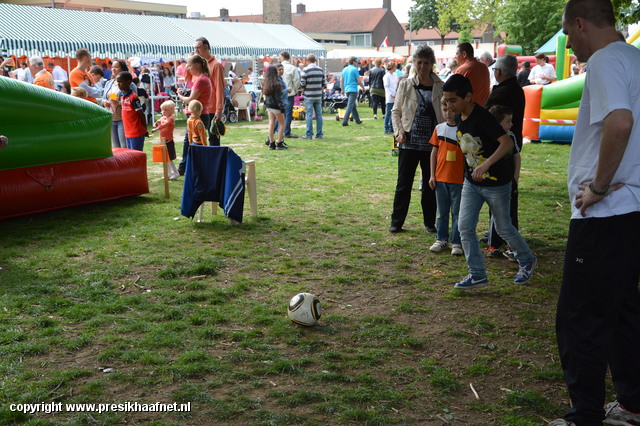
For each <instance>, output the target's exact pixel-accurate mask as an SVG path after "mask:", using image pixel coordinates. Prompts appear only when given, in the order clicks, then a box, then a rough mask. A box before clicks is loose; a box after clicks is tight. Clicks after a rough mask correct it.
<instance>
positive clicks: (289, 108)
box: [283, 96, 295, 136]
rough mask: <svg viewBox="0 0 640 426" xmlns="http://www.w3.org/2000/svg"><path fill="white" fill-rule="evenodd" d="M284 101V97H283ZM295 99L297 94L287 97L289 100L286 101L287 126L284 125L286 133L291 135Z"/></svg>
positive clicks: (285, 116)
mask: <svg viewBox="0 0 640 426" xmlns="http://www.w3.org/2000/svg"><path fill="white" fill-rule="evenodd" d="M283 101H284V99H283ZM294 101H295V96H289V97H288V98H287V102H286V103H285V108H286V111H285V114H284V118H285V126H284V135H285V136H289V135H290V134H291V120H293V102H294Z"/></svg>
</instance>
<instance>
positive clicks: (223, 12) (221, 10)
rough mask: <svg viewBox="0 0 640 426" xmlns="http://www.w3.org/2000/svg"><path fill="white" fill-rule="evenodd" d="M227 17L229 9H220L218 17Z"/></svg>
mask: <svg viewBox="0 0 640 426" xmlns="http://www.w3.org/2000/svg"><path fill="white" fill-rule="evenodd" d="M228 17H229V9H220V18H222V19H225V18H228Z"/></svg>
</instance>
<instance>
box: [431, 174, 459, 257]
mask: <svg viewBox="0 0 640 426" xmlns="http://www.w3.org/2000/svg"><path fill="white" fill-rule="evenodd" d="M461 197H462V185H460V184H459V183H447V182H436V205H437V206H438V218H437V219H436V229H437V230H438V233H437V234H436V239H438V240H440V241H447V240H448V239H449V211H451V241H450V242H451V244H460V232H459V231H458V213H459V212H460V198H461Z"/></svg>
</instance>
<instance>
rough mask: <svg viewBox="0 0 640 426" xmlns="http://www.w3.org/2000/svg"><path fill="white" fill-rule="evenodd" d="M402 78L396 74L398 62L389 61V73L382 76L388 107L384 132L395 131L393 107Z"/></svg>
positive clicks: (385, 114)
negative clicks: (392, 116) (392, 121)
mask: <svg viewBox="0 0 640 426" xmlns="http://www.w3.org/2000/svg"><path fill="white" fill-rule="evenodd" d="M399 81H400V78H399V77H398V76H397V75H396V63H395V62H389V63H388V64H387V73H386V74H385V75H384V77H382V82H383V83H384V96H385V100H384V101H385V103H386V104H387V109H386V111H385V113H384V133H385V134H391V133H393V124H392V123H391V109H392V108H393V104H394V102H395V101H396V92H397V91H398V82H399Z"/></svg>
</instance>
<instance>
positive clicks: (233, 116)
mask: <svg viewBox="0 0 640 426" xmlns="http://www.w3.org/2000/svg"><path fill="white" fill-rule="evenodd" d="M220 120H222V122H223V123H226V122H227V121H228V122H229V123H237V122H238V111H236V108H235V107H234V106H233V102H231V98H229V96H225V97H224V109H223V110H222V117H221V118H220Z"/></svg>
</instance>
